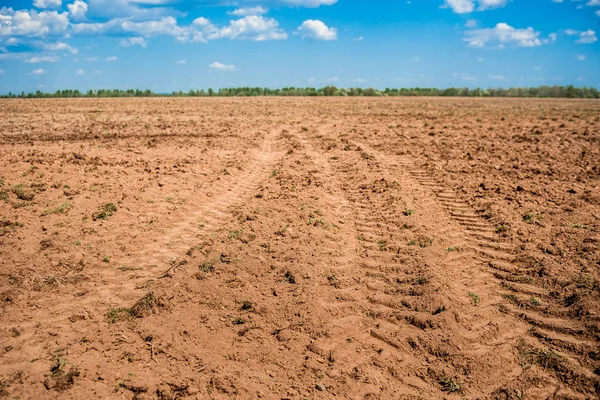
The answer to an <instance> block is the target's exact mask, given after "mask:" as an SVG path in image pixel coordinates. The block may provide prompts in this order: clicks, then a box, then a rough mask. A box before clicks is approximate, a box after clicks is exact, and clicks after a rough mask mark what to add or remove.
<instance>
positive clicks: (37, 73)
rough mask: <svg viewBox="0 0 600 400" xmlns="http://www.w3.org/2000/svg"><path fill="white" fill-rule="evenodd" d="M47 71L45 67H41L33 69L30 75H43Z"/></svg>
mask: <svg viewBox="0 0 600 400" xmlns="http://www.w3.org/2000/svg"><path fill="white" fill-rule="evenodd" d="M45 73H46V70H45V69H43V68H39V69H34V70H33V71H31V72H30V73H29V75H42V74H45Z"/></svg>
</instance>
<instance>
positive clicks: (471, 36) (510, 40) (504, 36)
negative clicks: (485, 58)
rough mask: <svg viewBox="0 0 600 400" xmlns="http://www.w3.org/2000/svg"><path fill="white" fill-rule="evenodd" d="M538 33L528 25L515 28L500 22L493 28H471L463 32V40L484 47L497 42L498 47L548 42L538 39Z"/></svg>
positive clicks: (528, 45) (526, 45)
mask: <svg viewBox="0 0 600 400" xmlns="http://www.w3.org/2000/svg"><path fill="white" fill-rule="evenodd" d="M539 36H540V33H539V32H537V31H535V30H534V29H533V28H531V27H529V28H526V29H516V28H513V27H512V26H510V25H508V24H506V23H504V22H500V23H498V24H497V25H496V26H495V27H493V28H484V29H473V30H469V31H466V32H465V38H464V39H463V40H464V41H466V42H468V43H469V46H472V47H484V46H486V45H488V44H497V45H498V46H499V47H505V46H506V45H513V46H517V47H537V46H541V45H542V44H544V43H547V42H548V39H544V40H542V39H540V37H539Z"/></svg>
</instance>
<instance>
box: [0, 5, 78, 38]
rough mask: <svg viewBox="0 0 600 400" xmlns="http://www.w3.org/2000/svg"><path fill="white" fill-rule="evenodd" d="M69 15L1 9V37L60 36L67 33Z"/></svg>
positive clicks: (55, 12) (54, 12)
mask: <svg viewBox="0 0 600 400" xmlns="http://www.w3.org/2000/svg"><path fill="white" fill-rule="evenodd" d="M68 27H69V19H68V13H59V12H57V11H41V12H38V11H35V10H31V11H28V10H22V11H14V10H13V9H12V8H6V7H3V8H1V9H0V37H1V36H12V37H19V36H25V37H39V36H49V35H53V36H58V35H63V34H65V33H66V32H67V29H68Z"/></svg>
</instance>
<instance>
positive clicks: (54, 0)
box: [33, 0, 62, 8]
mask: <svg viewBox="0 0 600 400" xmlns="http://www.w3.org/2000/svg"><path fill="white" fill-rule="evenodd" d="M33 5H34V6H35V7H37V8H60V6H61V5H62V0H35V1H34V2H33Z"/></svg>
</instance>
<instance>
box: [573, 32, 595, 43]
mask: <svg viewBox="0 0 600 400" xmlns="http://www.w3.org/2000/svg"><path fill="white" fill-rule="evenodd" d="M597 40H598V38H597V37H596V32H594V31H593V30H591V29H588V30H587V31H584V32H581V33H580V34H579V39H577V40H576V41H575V43H579V44H592V43H594V42H596V41H597Z"/></svg>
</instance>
